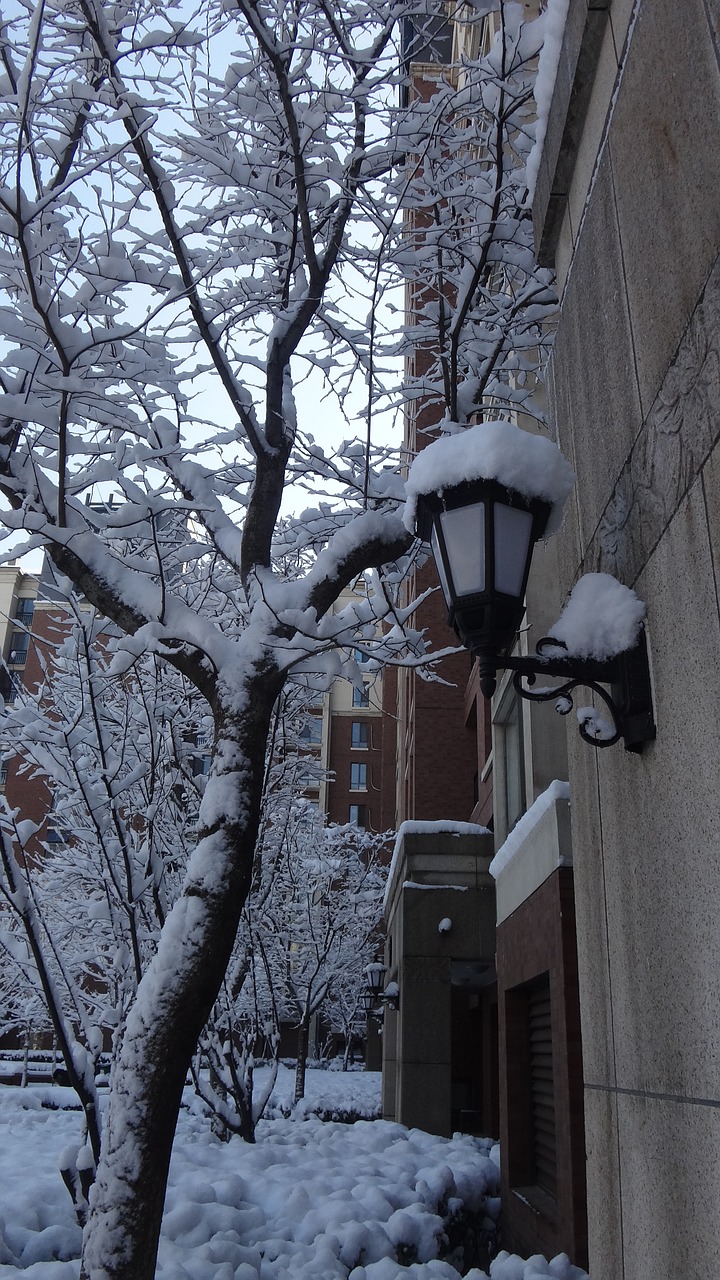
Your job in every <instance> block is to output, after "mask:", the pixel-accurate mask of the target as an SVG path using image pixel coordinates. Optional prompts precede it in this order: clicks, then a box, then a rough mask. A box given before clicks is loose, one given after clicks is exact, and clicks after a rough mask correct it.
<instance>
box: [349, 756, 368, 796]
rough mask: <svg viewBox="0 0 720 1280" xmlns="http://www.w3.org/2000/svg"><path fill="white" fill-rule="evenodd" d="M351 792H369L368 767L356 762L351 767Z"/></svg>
mask: <svg viewBox="0 0 720 1280" xmlns="http://www.w3.org/2000/svg"><path fill="white" fill-rule="evenodd" d="M350 790H351V791H367V765H366V764H357V762H356V761H353V763H352V764H351V765H350Z"/></svg>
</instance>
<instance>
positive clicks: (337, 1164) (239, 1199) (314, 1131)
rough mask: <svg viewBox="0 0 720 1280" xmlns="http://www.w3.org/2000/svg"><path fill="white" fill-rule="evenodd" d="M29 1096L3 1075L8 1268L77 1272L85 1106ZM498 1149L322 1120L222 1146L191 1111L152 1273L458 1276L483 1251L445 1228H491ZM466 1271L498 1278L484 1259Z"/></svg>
mask: <svg viewBox="0 0 720 1280" xmlns="http://www.w3.org/2000/svg"><path fill="white" fill-rule="evenodd" d="M362 1074H363V1073H359V1072H358V1073H347V1074H345V1073H340V1072H337V1073H336V1072H328V1071H312V1072H308V1079H309V1080H312V1085H311V1089H312V1092H313V1093H314V1094H315V1095H316V1097H317V1099H318V1101H320V1100H321V1098H322V1093H323V1088H324V1087H328V1086H330V1087H331V1088H334V1089H335V1091H336V1101H338V1102H339V1098H340V1093H341V1091H342V1087H343V1085H345V1086H346V1090H347V1093H348V1096H349V1097H351V1098H356V1099H357V1097H358V1091H359V1089H360V1086H359V1085H358V1084H357V1081H358V1080H359V1079H362ZM367 1074H368V1075H371V1074H372V1073H367ZM287 1076H288V1077H289V1076H290V1072H287ZM353 1077H354V1078H353ZM331 1082H332V1083H331ZM377 1086H378V1077H377V1076H375V1077H374V1079H373V1081H372V1087H374V1088H375V1089H377ZM31 1090H32V1086H31ZM28 1092H29V1091H28V1090H22V1089H19V1088H15V1087H12V1086H4V1087H3V1090H2V1093H1V1094H0V1187H1V1188H2V1197H1V1199H0V1280H10V1277H13V1280H18V1277H21V1276H22V1277H23V1280H25V1277H27V1280H78V1272H79V1265H78V1255H79V1250H80V1230H79V1227H78V1226H77V1224H76V1223H75V1221H74V1215H73V1210H72V1205H71V1203H70V1197H69V1196H68V1194H67V1191H66V1190H65V1187H64V1186H63V1184H62V1181H61V1179H60V1176H59V1174H58V1172H57V1167H56V1157H57V1153H58V1152H59V1151H60V1150H62V1148H63V1147H65V1146H68V1145H69V1144H70V1143H72V1142H73V1141H74V1142H75V1143H77V1141H78V1139H79V1136H80V1132H81V1127H82V1122H81V1117H80V1116H79V1115H78V1114H77V1113H75V1112H71V1111H67V1110H55V1111H48V1110H46V1109H44V1108H42V1109H34V1108H28V1107H26V1106H24V1105H23V1101H24V1100H23V1097H22V1096H21V1095H23V1094H24V1095H26V1096H27V1094H28ZM186 1100H187V1102H188V1103H191V1101H192V1095H191V1094H190V1093H188V1094H187V1095H186ZM491 1149H492V1144H491V1142H490V1141H489V1140H488V1139H483V1138H473V1137H469V1136H467V1135H464V1134H455V1136H454V1137H453V1138H451V1139H448V1138H438V1137H435V1136H434V1135H433V1134H429V1133H425V1132H424V1131H422V1130H420V1129H406V1128H405V1127H404V1126H403V1125H400V1124H392V1123H389V1122H387V1121H383V1120H374V1121H366V1120H360V1121H358V1122H356V1123H355V1124H339V1123H322V1122H321V1121H320V1120H318V1119H317V1117H315V1116H311V1117H310V1118H308V1119H304V1120H298V1119H295V1118H293V1119H280V1120H264V1121H261V1122H260V1125H259V1127H258V1133H257V1142H256V1143H255V1144H254V1145H249V1144H246V1143H244V1142H242V1141H241V1140H240V1139H239V1138H233V1139H232V1140H231V1141H230V1142H228V1143H223V1142H220V1141H219V1140H218V1139H217V1138H215V1137H214V1136H213V1134H212V1131H211V1128H210V1125H209V1123H208V1121H207V1118H206V1117H205V1116H204V1115H202V1114H201V1113H200V1112H199V1111H198V1110H197V1109H195V1108H194V1107H193V1106H192V1105H190V1106H189V1107H183V1110H182V1112H181V1114H180V1120H179V1124H178V1132H177V1139H176V1143H175V1148H174V1151H173V1158H172V1164H171V1169H170V1180H169V1185H168V1195H167V1202H166V1209H165V1217H164V1222H163V1232H162V1238H161V1242H160V1253H159V1258H158V1270H157V1280H319V1278H320V1277H322V1280H401V1278H402V1280H460V1276H461V1274H462V1273H463V1272H464V1271H467V1268H468V1266H469V1265H470V1264H471V1263H472V1261H473V1259H472V1258H468V1259H467V1260H466V1261H465V1263H464V1265H463V1259H462V1257H461V1256H460V1255H461V1253H462V1249H461V1248H460V1249H459V1250H453V1252H452V1254H451V1255H449V1256H451V1257H452V1263H451V1262H449V1261H446V1260H444V1259H443V1257H442V1253H443V1249H446V1248H447V1241H446V1238H445V1237H446V1233H448V1230H449V1231H450V1233H452V1232H453V1229H454V1228H455V1229H457V1227H458V1223H459V1224H460V1225H461V1226H462V1223H463V1220H464V1217H465V1216H467V1215H473V1216H474V1217H473V1221H474V1222H476V1223H477V1222H478V1221H479V1222H480V1224H481V1225H482V1228H483V1229H488V1230H490V1231H492V1230H493V1228H494V1225H495V1221H496V1219H497V1215H498V1211H499V1200H498V1198H497V1193H498V1187H499V1170H498V1167H497V1164H496V1163H495V1161H494V1160H492V1159H490V1151H491ZM457 1234H458V1233H457V1230H456V1236H457ZM460 1236H461V1232H460ZM490 1277H491V1280H537V1278H538V1277H553V1278H554V1280H584V1273H583V1272H581V1271H579V1270H578V1269H577V1268H574V1267H572V1266H571V1264H570V1263H569V1262H568V1260H567V1259H566V1258H563V1257H562V1256H561V1257H560V1258H556V1259H554V1260H553V1262H546V1261H545V1259H544V1258H533V1259H530V1260H529V1261H528V1262H525V1261H523V1259H521V1258H515V1257H511V1256H510V1255H508V1254H500V1255H499V1257H498V1258H497V1259H496V1260H495V1261H494V1262H493V1263H492V1264H491V1265H490ZM468 1280H488V1276H487V1274H486V1273H485V1272H483V1271H480V1270H478V1269H477V1267H475V1268H474V1269H472V1270H470V1271H469V1272H468Z"/></svg>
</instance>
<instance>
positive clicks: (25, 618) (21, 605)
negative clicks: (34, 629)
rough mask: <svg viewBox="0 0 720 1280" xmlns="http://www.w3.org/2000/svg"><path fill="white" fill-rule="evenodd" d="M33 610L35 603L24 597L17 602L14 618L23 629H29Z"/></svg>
mask: <svg viewBox="0 0 720 1280" xmlns="http://www.w3.org/2000/svg"><path fill="white" fill-rule="evenodd" d="M34 609H35V601H34V600H30V599H26V598H25V597H24V596H23V597H21V598H20V600H18V602H17V606H16V609H15V617H16V619H17V621H18V622H20V623H22V625H23V626H24V627H29V626H30V623H31V622H32V619H33V612H34Z"/></svg>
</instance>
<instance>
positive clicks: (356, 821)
mask: <svg viewBox="0 0 720 1280" xmlns="http://www.w3.org/2000/svg"><path fill="white" fill-rule="evenodd" d="M365 814H366V809H365V805H364V804H351V805H350V818H349V821H350V822H351V824H352V826H354V827H366V826H367V820H366V816H365Z"/></svg>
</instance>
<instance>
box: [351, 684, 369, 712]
mask: <svg viewBox="0 0 720 1280" xmlns="http://www.w3.org/2000/svg"><path fill="white" fill-rule="evenodd" d="M352 704H353V706H354V707H369V706H370V685H369V684H362V685H355V686H354V687H353V696H352Z"/></svg>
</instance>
